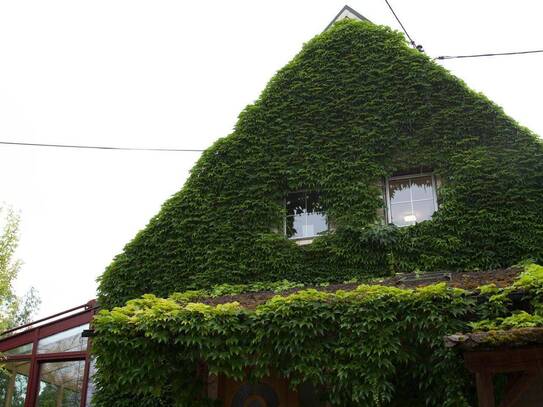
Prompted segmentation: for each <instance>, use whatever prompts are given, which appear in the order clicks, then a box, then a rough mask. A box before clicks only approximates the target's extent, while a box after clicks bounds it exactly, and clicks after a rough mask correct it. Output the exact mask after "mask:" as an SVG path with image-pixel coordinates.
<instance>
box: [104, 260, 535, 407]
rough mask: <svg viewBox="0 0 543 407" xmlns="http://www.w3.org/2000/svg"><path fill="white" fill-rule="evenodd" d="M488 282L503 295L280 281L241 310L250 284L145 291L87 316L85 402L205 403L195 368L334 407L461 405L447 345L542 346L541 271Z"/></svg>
mask: <svg viewBox="0 0 543 407" xmlns="http://www.w3.org/2000/svg"><path fill="white" fill-rule="evenodd" d="M519 271H522V273H520V274H519ZM476 274H477V273H469V274H467V275H472V276H471V277H470V278H471V279H475V278H476V277H475V276H476ZM493 275H494V276H497V277H498V278H496V279H495V281H496V282H497V283H498V285H500V286H501V288H500V287H499V286H498V285H496V284H486V285H484V286H480V287H478V288H477V289H474V290H470V291H468V290H463V289H460V288H453V287H450V286H447V285H446V284H445V283H436V284H430V285H424V284H423V285H422V286H418V287H415V288H407V287H402V288H399V287H394V286H384V285H379V284H374V285H370V284H356V285H352V286H349V287H343V289H336V288H337V287H328V290H327V288H326V287H320V288H319V289H318V290H317V289H302V290H299V289H298V288H295V289H296V290H297V291H295V292H293V291H292V289H293V288H292V286H290V288H289V287H288V283H287V282H282V284H281V285H278V284H275V285H271V286H268V287H267V288H268V289H269V290H278V291H280V292H279V293H278V294H277V295H271V296H268V297H267V298H265V299H264V298H260V300H262V301H260V300H259V301H257V303H256V304H255V303H251V304H249V305H250V306H248V304H243V303H240V302H237V301H235V300H238V299H241V300H244V299H247V298H249V296H250V295H253V294H243V293H247V291H251V290H253V289H254V288H255V287H254V286H226V285H222V286H219V287H215V288H213V289H211V290H199V291H188V292H183V293H176V294H173V295H171V296H170V297H169V298H158V297H156V296H154V295H151V294H147V295H144V296H143V297H141V298H138V299H135V300H131V301H129V302H128V303H127V304H126V305H125V306H124V307H122V308H114V309H112V310H110V311H109V310H103V311H101V312H100V313H99V315H98V316H97V317H96V318H95V321H94V327H95V332H96V336H95V338H94V340H93V349H94V352H95V354H97V356H98V358H97V366H98V371H97V373H96V376H95V380H96V381H97V388H98V391H97V393H96V395H95V398H94V402H95V404H96V405H97V406H98V407H106V406H107V407H110V406H115V407H124V406H126V407H129V406H133V405H135V403H136V404H137V405H139V406H148V407H155V406H191V407H195V406H211V405H213V401H210V400H207V399H206V397H205V396H203V394H204V393H203V392H202V388H201V384H202V383H201V382H200V380H199V379H198V373H197V372H198V370H197V367H198V366H201V365H202V364H203V365H205V366H206V367H207V369H209V370H208V371H209V373H211V374H221V375H224V376H226V377H229V378H232V379H235V380H247V381H255V382H258V381H259V380H260V379H261V378H262V377H266V376H269V375H270V374H271V372H274V374H277V375H278V376H279V377H282V378H286V379H288V381H289V385H290V386H291V387H292V388H296V386H298V385H300V384H301V383H312V384H313V385H314V386H315V388H316V389H317V391H318V393H319V396H320V397H321V399H322V400H326V401H330V402H331V404H332V405H333V406H337V407H350V406H361V405H363V406H373V407H383V406H389V407H414V406H435V407H444V406H448V407H453V406H454V407H468V406H470V405H474V397H475V391H474V388H473V380H472V376H471V375H470V374H469V373H468V372H467V371H466V369H465V366H464V363H463V360H462V358H461V357H460V356H459V355H458V354H457V353H456V352H454V351H453V350H451V349H450V348H447V347H445V346H444V344H443V338H444V337H446V336H448V337H449V338H452V339H451V340H455V341H456V342H461V341H462V339H463V338H465V340H464V341H463V343H464V344H466V345H468V344H470V343H473V341H474V340H478V341H479V343H480V344H481V345H483V346H489V345H491V346H494V345H496V346H498V345H499V346H503V345H506V346H509V345H511V344H518V345H526V344H532V345H533V344H540V343H541V342H540V341H541V338H542V334H541V328H542V327H543V317H542V315H543V313H542V309H543V308H542V305H543V297H542V293H543V267H541V266H538V265H536V264H527V265H525V266H524V267H523V268H522V270H521V269H519V268H514V269H509V270H501V271H498V272H494V273H490V272H488V273H486V275H485V277H486V279H485V280H486V281H487V282H490V281H492V276H493ZM506 276H507V277H506ZM470 278H468V279H466V280H469V279H470ZM452 281H454V279H453V280H452ZM461 281H462V279H459V280H458V281H457V284H458V283H460V282H461ZM383 283H393V281H390V280H388V281H387V280H385V281H383ZM468 285H471V284H468ZM260 289H261V290H262V289H265V287H264V285H262V284H260ZM284 290H286V291H284ZM225 292H230V293H234V292H237V293H239V294H238V295H237V296H230V297H229V298H230V301H225V300H226V299H227V296H222V297H216V296H217V294H221V293H225ZM518 293H521V294H522V295H521V296H520V297H519V296H518V295H516V294H518ZM244 295H245V297H243V296H244ZM206 297H207V298H208V299H210V298H213V297H215V299H217V300H218V301H215V302H213V301H206V300H205V299H206ZM519 298H520V301H519ZM204 302H207V303H204ZM453 332H464V333H465V334H462V335H455V336H453V337H451V336H450V334H451V333H453ZM512 341H514V342H512ZM458 346H459V345H458ZM413 389H417V391H415V392H414V391H413Z"/></svg>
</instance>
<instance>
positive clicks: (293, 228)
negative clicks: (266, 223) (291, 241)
mask: <svg viewBox="0 0 543 407" xmlns="http://www.w3.org/2000/svg"><path fill="white" fill-rule="evenodd" d="M304 226H305V214H301V215H297V216H288V217H287V237H289V238H298V237H303V236H304Z"/></svg>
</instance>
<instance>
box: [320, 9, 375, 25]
mask: <svg viewBox="0 0 543 407" xmlns="http://www.w3.org/2000/svg"><path fill="white" fill-rule="evenodd" d="M346 18H347V19H354V20H358V21H368V22H370V20H368V19H367V18H366V17H364V16H363V15H362V14H360V13H359V12H358V11H356V10H355V9H353V8H352V7H349V6H348V5H345V6H343V8H342V9H341V10H340V11H339V13H337V14H336V16H335V17H334V18H333V19H332V21H330V24H328V25H327V26H326V28H325V29H324V30H325V31H326V30H327V29H329V28H330V27H331V26H332V25H333V24H334V23H337V22H338V21H341V20H344V19H346Z"/></svg>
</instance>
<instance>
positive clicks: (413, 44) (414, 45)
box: [385, 0, 424, 52]
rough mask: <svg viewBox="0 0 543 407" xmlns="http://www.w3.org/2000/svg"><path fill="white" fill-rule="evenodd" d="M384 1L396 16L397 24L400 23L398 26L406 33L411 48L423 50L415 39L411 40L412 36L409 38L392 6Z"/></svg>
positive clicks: (386, 0)
mask: <svg viewBox="0 0 543 407" xmlns="http://www.w3.org/2000/svg"><path fill="white" fill-rule="evenodd" d="M385 3H386V4H387V6H388V8H389V9H390V11H392V14H393V15H394V17H395V18H396V21H398V24H400V26H401V27H402V30H403V32H404V33H405V35H406V36H407V38H408V39H409V42H410V43H411V45H412V46H413V48H416V49H418V50H419V51H420V52H424V48H423V47H422V45H417V43H416V42H415V41H413V38H411V36H410V35H409V33H408V32H407V30H406V29H405V27H404V25H403V24H402V22H401V21H400V19H399V18H398V15H397V14H396V12H395V11H394V9H393V8H392V6H391V5H390V3H389V2H388V0H385Z"/></svg>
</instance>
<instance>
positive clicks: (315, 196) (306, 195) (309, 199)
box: [286, 192, 328, 238]
mask: <svg viewBox="0 0 543 407" xmlns="http://www.w3.org/2000/svg"><path fill="white" fill-rule="evenodd" d="M286 202H287V218H286V234H287V237H289V238H304V237H313V236H316V235H318V234H319V233H322V232H325V231H326V230H328V223H327V221H326V215H325V213H324V209H323V207H322V203H321V202H320V194H319V193H318V192H296V193H293V194H289V195H288V196H287V200H286Z"/></svg>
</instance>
